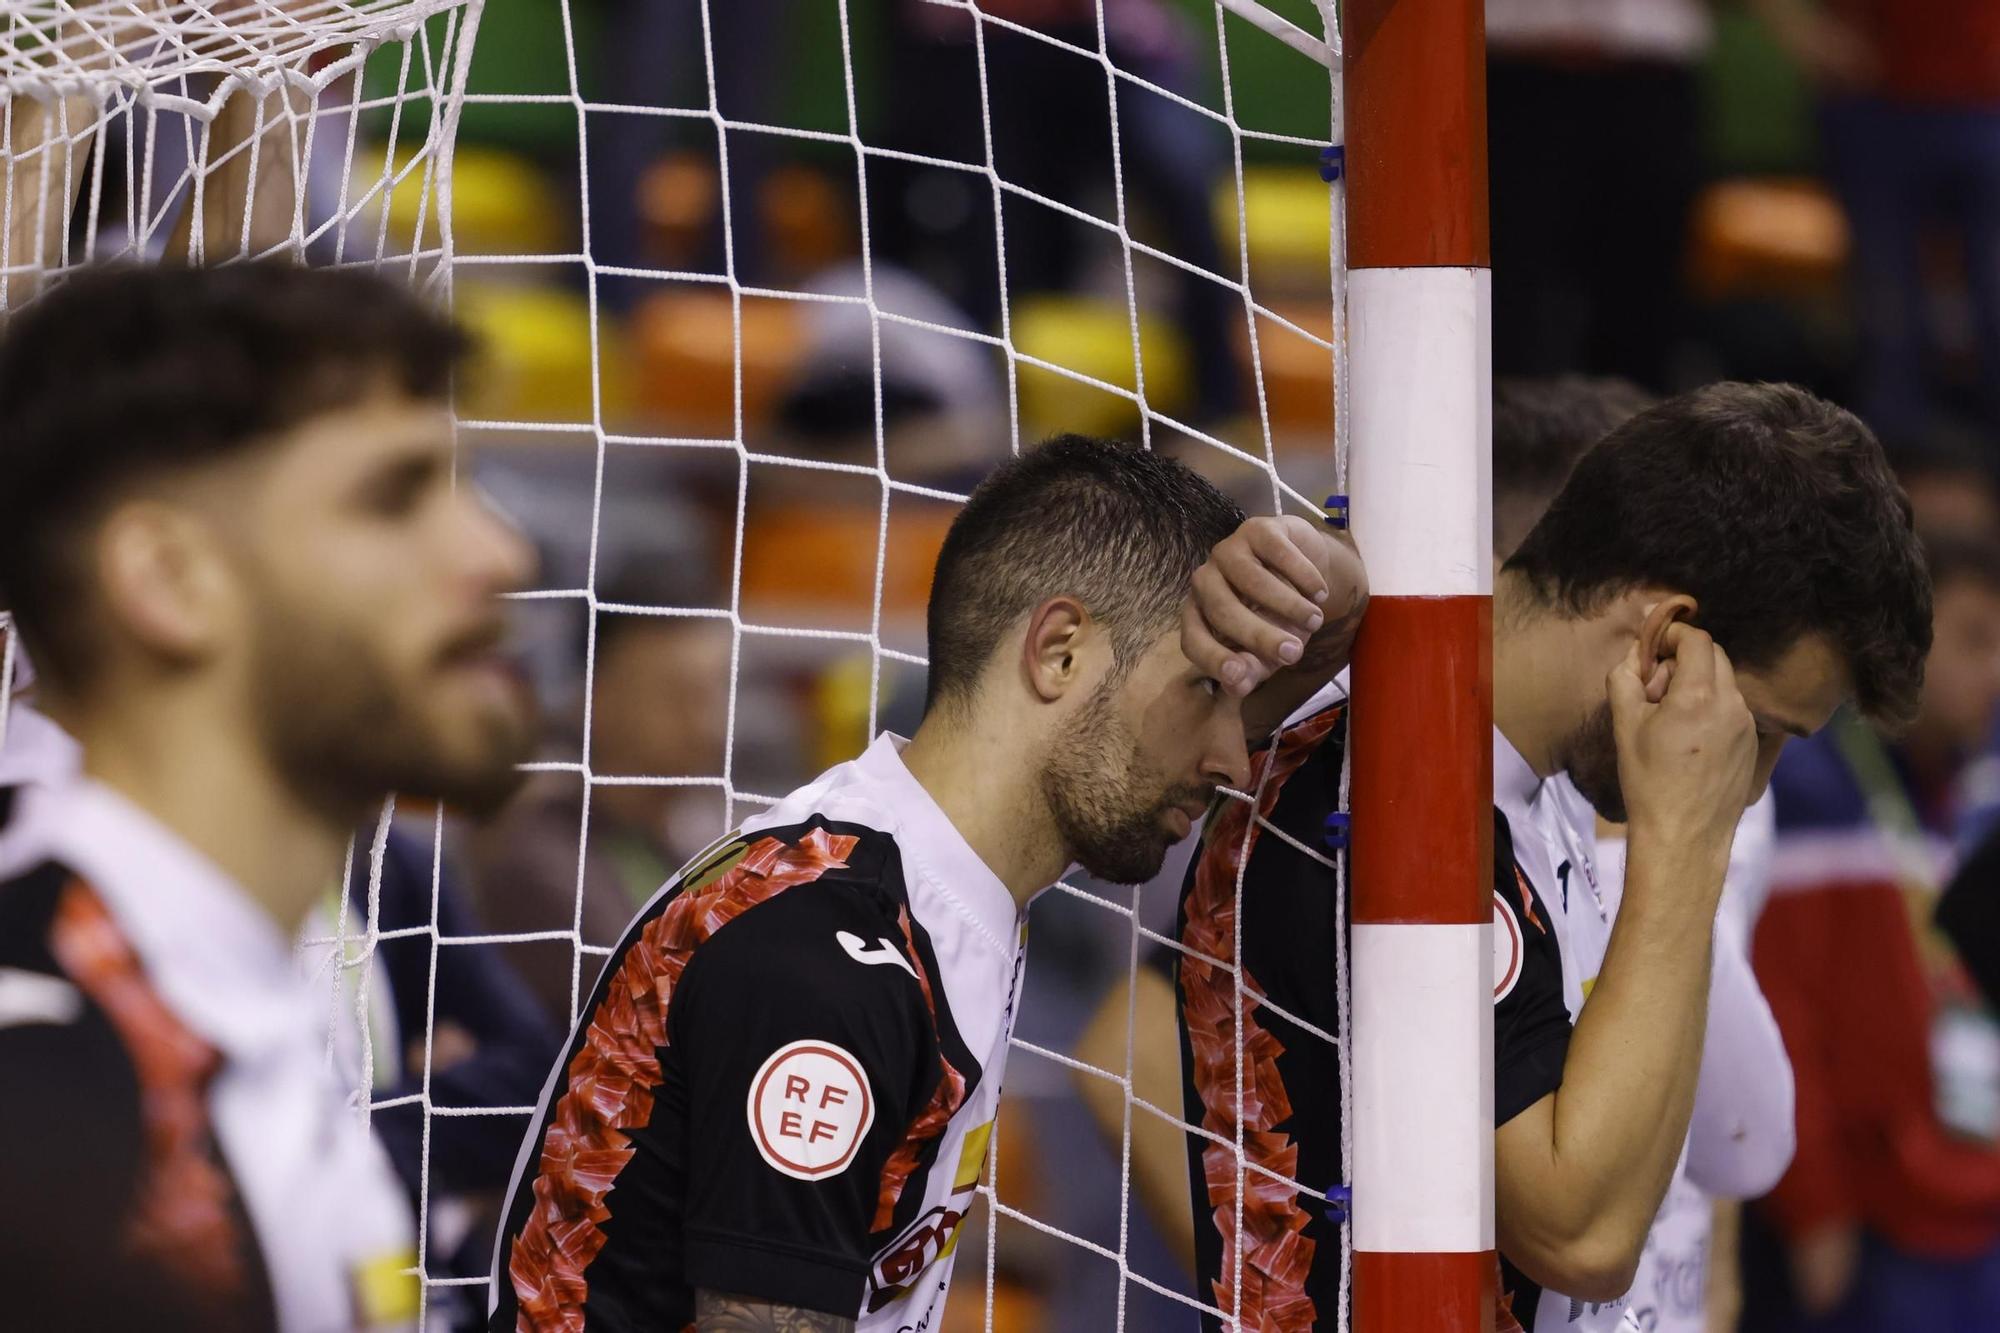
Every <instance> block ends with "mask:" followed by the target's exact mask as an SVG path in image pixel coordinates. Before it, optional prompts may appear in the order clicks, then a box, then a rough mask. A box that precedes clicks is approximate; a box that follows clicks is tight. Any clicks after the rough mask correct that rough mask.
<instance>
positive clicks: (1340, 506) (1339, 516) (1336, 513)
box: [1326, 495, 1347, 528]
mask: <svg viewBox="0 0 2000 1333" xmlns="http://www.w3.org/2000/svg"><path fill="white" fill-rule="evenodd" d="M1326 522H1327V526H1328V527H1333V528H1345V527H1346V526H1347V497H1346V496H1344V495H1329V496H1327V497H1326Z"/></svg>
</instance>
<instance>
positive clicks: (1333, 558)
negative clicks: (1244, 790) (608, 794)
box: [491, 437, 1366, 1333]
mask: <svg viewBox="0 0 2000 1333" xmlns="http://www.w3.org/2000/svg"><path fill="white" fill-rule="evenodd" d="M1191 589H1192V593H1191ZM1365 599H1366V592H1365V585H1364V581H1363V577H1362V572H1361V568H1360V565H1359V562H1358V561H1357V559H1356V558H1355V556H1354V554H1353V551H1352V550H1351V549H1350V548H1349V547H1348V546H1346V545H1344V544H1343V543H1342V542H1340V541H1338V540H1336V539H1335V538H1334V537H1333V536H1332V535H1331V534H1329V533H1328V532H1327V531H1325V530H1324V529H1323V528H1321V527H1320V526H1319V525H1317V524H1313V523H1309V522H1306V521H1305V520H1302V519H1290V518H1277V519H1269V518H1266V519H1251V520H1249V521H1247V522H1246V521H1245V520H1244V519H1243V516H1242V514H1241V513H1240V511H1238V510H1237V508H1236V507H1235V506H1234V505H1233V504H1231V503H1230V502H1229V501H1228V500H1226V499H1225V498H1224V497H1223V496H1222V495H1221V494H1219V493H1218V492H1217V491H1216V490H1215V489H1214V488H1213V487H1212V486H1210V485H1209V484H1208V483H1207V482H1206V481H1204V480H1202V479H1201V478H1200V477H1199V476H1197V475H1196V474H1195V473H1193V472H1192V471H1190V470H1189V469H1187V468H1186V467H1183V466H1181V465H1180V464H1178V463H1175V462H1173V461H1171V460H1169V459H1166V458H1164V457H1162V456H1161V455H1158V454H1155V453H1151V452H1148V451H1144V450H1141V449H1137V448H1133V447H1129V446H1124V445H1117V444H1110V443H1106V442H1102V441H1096V440H1088V439H1082V438H1078V437H1063V438H1060V439H1057V440H1054V441H1051V442H1050V443H1047V444H1045V445H1043V446H1041V447H1040V448H1038V449H1035V450H1033V451H1031V452H1029V453H1026V454H1023V455H1022V456H1020V457H1018V458H1016V459H1014V460H1013V461H1011V462H1009V463H1007V464H1006V465H1004V466H1003V467H1001V468H1000V469H999V470H998V471H997V472H996V473H995V474H994V475H993V476H992V477H990V478H989V479H988V480H987V481H986V482H985V483H983V484H982V485H981V486H980V487H979V488H978V489H977V490H976V491H975V492H974V494H973V496H972V497H971V499H970V501H969V502H968V503H967V505H966V507H965V509H964V511H963V512H962V513H961V514H960V515H959V517H958V519H957V521H956V522H955V523H954V524H953V526H952V529H951V532H950V535H949V536H948V537H947V539H946V541H945V545H944V548H943V551H942V552H941V553H940V555H939V558H938V566H937V573H936V578H935V581H934V583H933V586H932V591H931V601H930V612H929V631H930V654H931V675H930V685H929V695H928V698H927V700H926V708H925V716H924V720H923V723H922V725H921V726H920V727H919V729H918V731H917V734H916V735H915V737H913V738H911V739H910V740H907V741H905V740H903V739H901V738H899V737H896V736H892V735H884V736H882V737H880V738H878V739H877V740H876V742H875V743H874V744H873V745H872V746H870V747H869V749H868V750H867V751H866V753H864V754H863V755H862V756H861V757H860V758H858V759H856V760H854V761H852V762H850V763H846V764H842V765H840V766H838V767H836V768H834V769H832V770H830V771H828V772H827V773H825V774H823V775H822V776H821V777H819V778H818V779H817V780H816V781H814V782H812V783H811V784H809V785H807V786H805V787H803V788H801V789H799V790H798V791H796V792H793V793H792V794H791V795H789V796H787V797H785V798H784V799H783V800H781V801H780V802H778V803H777V804H776V805H775V806H774V807H772V808H771V809H770V810H768V811H766V812H765V813H763V814H761V815H759V816H757V817H756V818H754V819H751V820H750V821H748V822H746V823H745V824H744V825H743V826H742V827H741V828H739V829H738V830H737V831H735V832H733V833H731V834H730V835H728V836H727V837H725V838H724V839H723V840H722V841H721V842H719V843H717V844H716V845H715V846H713V847H712V848H710V849H709V850H707V851H706V852H704V853H702V854H701V855H699V856H697V857H696V858H695V860H694V861H693V862H692V863H690V864H689V865H688V866H687V867H686V868H684V869H683V870H682V871H681V873H680V874H679V875H678V876H676V877H675V878H674V879H673V880H672V881H671V882H669V883H668V884H667V885H666V886H665V887H664V888H663V889H662V890H661V891H660V892H659V894H658V895H656V896H655V898H654V899H653V900H652V902H651V903H650V904H648V905H647V906H646V907H645V908H644V909H643V910H642V911H641V912H640V914H639V916H638V918H637V919H636V920H635V921H634V922H633V923H632V925H631V927H630V928H629V929H628V931H627V933H626V935H625V937H624V939H623V940H622V941H621V942H620V944H619V946H618V947H617V949H616V950H615V951H614V952H613V954H612V956H611V958H610V959H609V961H608V963H607V964H606V966H605V969H604V972H603V974H602V976H601V977H600V978H599V979H598V981H597V985H596V987H595V989H594V990H593V992H592V993H591V995H590V997H589V1000H588V1002H587V1003H586V1004H585V1006H584V1010H583V1014H584V1016H583V1018H582V1019H581V1021H580V1022H579V1024H578V1026H577V1029H576V1031H575V1033H574V1034H573V1035H572V1037H571V1040H570V1044H569V1048H568V1051H567V1052H566V1053H565V1055H564V1056H563V1059H562V1063H561V1065H560V1066H559V1067H558V1069H557V1071H556V1073H555V1075H554V1077H553V1078H552V1079H551V1080H550V1086H549V1089H548V1091H547V1092H546V1093H545V1094H544V1097H543V1103H542V1105H541V1107H540V1108H539V1110H538V1112H537V1114H536V1117H535V1121H534V1124H533V1127H532V1129H531V1131H530V1133H529V1137H528V1141H527V1144H526V1146H525V1148H524V1150H523V1153H522V1156H521V1160H520V1164H519V1166H518V1168H517V1172H516V1179H515V1184H514V1188H513V1191H512V1197H511V1200H510V1202H509V1205H508V1208H507V1211H506V1215H505V1218H504V1221H503V1223H502V1229H501V1234H500V1242H499V1252H498V1256H497V1261H496V1265H495V1268H496V1271H495V1281H494V1288H493V1293H492V1297H493V1309H492V1315H491V1327H492V1328H493V1329H495V1330H503V1331H512V1330H522V1331H524V1333H527V1331H532V1330H544V1329H591V1330H640V1329H645V1330H649V1331H650V1330H659V1329H676V1330H679V1329H687V1328H690V1327H692V1328H695V1329H698V1330H701V1331H702V1333H724V1331H732V1330H750V1329H767V1330H768V1329H779V1328H782V1329H790V1330H814V1329H817V1330H845V1329H856V1328H859V1329H864V1330H892V1329H896V1330H900V1329H913V1328H935V1327H936V1325H937V1320H938V1319H939V1318H940V1317H941V1313H942V1310H943V1304H944V1296H945V1291H946V1288H947V1286H948V1284H949V1281H950V1276H951V1265H952V1254H953V1249H954V1247H955V1245H956V1243H957V1240H958V1228H959V1224H960V1222H961V1221H962V1219H963V1217H964V1215H965V1213H966V1211H967V1209H968V1208H969V1207H970V1205H971V1202H972V1198H973V1195H974V1191H975V1188H976V1185H977V1182H978V1179H979V1175H980V1170H981V1167H982V1165H983V1163H984V1161H985V1156H986V1149H987V1144H988V1141H989V1139H990V1136H991V1134H992V1132H993V1122H994V1115H995V1112H996V1109H997V1107H998V1105H999V1097H1000V1082H1001V1075H1002V1072H1003V1069H1004V1066H1005V1063H1006V1058H1007V1044H1008V1035H1009V1032H1010V1030H1011V1027H1012V1024H1013V1018H1014V1010H1015V1002H1016V1000H1017V998H1018V988H1019V984H1020V977H1021V966H1022V961H1023V952H1022V950H1023V933H1022V925H1023V912H1024V910H1025V908H1026V907H1027V904H1028V902H1029V900H1030V899H1032V898H1033V897H1034V896H1035V895H1036V894H1037V893H1039V892H1040V891H1041V890H1042V889H1043V888H1045V887H1046V886H1048V885H1049V884H1050V883H1052V882H1053V881H1054V880H1055V879H1056V878H1057V877H1058V876H1060V875H1061V874H1062V873H1063V871H1064V869H1065V867H1067V866H1069V865H1071V864H1072V863H1080V864H1081V865H1082V866H1083V867H1084V868H1085V869H1087V870H1090V871H1092V872H1093V873H1095V874H1098V875H1100V876H1103V877H1106V878H1110V879H1114V880H1120V881H1127V882H1131V881H1138V880H1142V879H1145V878H1146V877H1148V876H1150V875H1151V874H1153V873H1154V872H1155V871H1157V870H1158V868H1159V866H1160V863H1161V861H1162V858H1163V857H1164V855H1165V853H1166V850H1167V848H1168V847H1170V846H1171V845H1172V844H1173V843H1174V842H1176V841H1178V840H1179V839H1180V838H1182V837H1184V836H1186V834H1187V832H1188V830H1189V827H1190V825H1191V823H1192V822H1193V821H1194V820H1195V819H1197V818H1199V816H1200V814H1201V813H1202V809H1203V807H1204V806H1205V804H1206V803H1207V801H1208V799H1209V797H1210V795H1211V793H1212V792H1213V791H1214V789H1215V788H1216V787H1217V786H1218V785H1220V784H1224V783H1230V784H1235V783H1240V782H1241V781H1242V780H1243V779H1244V776H1245V773H1246V771H1247V768H1248V757H1247V754H1246V744H1245V742H1246V725H1247V727H1248V728H1249V729H1250V731H1252V732H1253V733H1254V732H1256V731H1259V730H1268V729H1269V728H1270V727H1272V726H1275V725H1276V723H1277V721H1278V720H1279V719H1281V718H1282V717H1283V716H1284V715H1285V713H1286V712H1288V711H1289V710H1290V708H1291V707H1292V706H1294V705H1295V704H1296V703H1297V702H1299V701H1300V700H1302V699H1303V698H1304V697H1306V696H1307V695H1309V694H1310V693H1311V692H1312V690H1313V689H1314V688H1316V687H1317V685H1318V684H1319V683H1320V682H1323V681H1324V680H1326V679H1327V678H1329V677H1330V676H1331V675H1332V674H1333V673H1334V672H1335V671H1336V670H1338V669H1339V667H1340V665H1341V664H1342V663H1343V662H1344V661H1345V658H1346V655H1347V648H1348V645H1349V643H1350V642H1351V639H1352V635H1353V631H1354V628H1355V625H1356V622H1357V621H1358V619H1359V617H1360V614H1361V611H1362V607H1363V604H1364V602H1365Z"/></svg>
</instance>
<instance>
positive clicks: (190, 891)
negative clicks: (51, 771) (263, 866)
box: [0, 773, 418, 1333]
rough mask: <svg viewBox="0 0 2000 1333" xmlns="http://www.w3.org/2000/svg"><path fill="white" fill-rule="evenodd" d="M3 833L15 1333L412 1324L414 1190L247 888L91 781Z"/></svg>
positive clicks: (1, 1166) (23, 789)
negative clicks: (353, 1100) (329, 1047)
mask: <svg viewBox="0 0 2000 1333" xmlns="http://www.w3.org/2000/svg"><path fill="white" fill-rule="evenodd" d="M14 803H15V807H16V808H15V809H14V811H13V814H12V818H11V819H10V820H9V822H8V824H7V827H6V830H5V836H4V838H0V857H4V860H0V1070H4V1071H5V1072H4V1075H0V1199H5V1200H6V1201H7V1206H8V1208H9V1210H10V1212H11V1214H12V1219H11V1222H10V1224H9V1225H8V1226H7V1227H5V1228H0V1289H4V1290H5V1292H6V1306H5V1309H6V1316H5V1318H4V1319H0V1323H5V1324H6V1326H8V1327H10V1328H11V1327H16V1326H18V1327H21V1328H49V1329H55V1328H64V1329H70V1328H74V1329H99V1328H103V1329H113V1328H117V1329H143V1330H146V1333H182V1331H183V1330H186V1331H189V1333H192V1331H194V1330H200V1333H238V1331H239V1330H241V1331H242V1333H250V1331H252V1330H255V1331H257V1333H262V1331H263V1330H269V1329H279V1330H284V1331H285V1333H336V1331H339V1333H354V1331H355V1330H362V1329H366V1330H387V1329H413V1328H414V1327H415V1321H416V1314H417V1305H418V1287H417V1282H416V1279H415V1277H414V1276H413V1275H412V1270H413V1269H414V1266H415V1263H416V1247H415V1228H414V1224H413V1221H412V1216H411V1207H410V1200H409V1196H408V1195H407V1194H406V1193H405V1192H404V1190H403V1187H402V1185H401V1183H400V1182H399V1181H398V1180H397V1178H396V1176H395V1174H394V1172H393V1171H392V1170H391V1168H390V1165H389V1161H388V1158H387V1157H386V1155H385V1154H384V1153H383V1152H382V1150H381V1148H380V1146H379V1145H378V1144H376V1142H375V1141H374V1140H373V1139H372V1138H371V1137H370V1136H369V1134H368V1132H367V1130H366V1128H365V1127H364V1126H363V1125H362V1124H361V1123H360V1121H359V1120H358V1119H357V1117H356V1115H355V1113H354V1112H353V1110H352V1109H351V1108H349V1107H348V1106H347V1105H346V1104H345V1102H344V1100H343V1098H342V1097H341V1096H340V1094H339V1092H338V1090H337V1089H336V1088H335V1087H334V1085H333V1082H332V1079H331V1077H330V1075H329V1073H328V1071H327V1069H326V1064H325V1049H326V1032H325V1027H324V1024H323V1022H322V1021H321V1018H322V1015H323V1007H322V1006H320V1005H318V1004H317V1003H316V1002H315V1001H314V1000H313V998H312V996H311V994H310V992H309V990H308V989H307V987H306V986H305V984H304V983H303V982H302V981H301V980H300V978H299V977H298V975H297V971H296V967H295V963H294V960H293V955H292V946H291V941H290V940H289V939H288V938H286V936H285V934H284V932H283V931H282V930H281V929H280V928H279V926H278V924H277V923H276V922H275V921H273V920H272V919H271V918H270V917H269V916H268V915H266V914H265V913H264V912H263V910H262V909H261V908H259V907H258V906H257V905H256V904H255V903H253V902H252V901H251V899H250V898H249V896H248V895H247V894H245V893H244V892H243V891H242V889H241V888H240V886H238V885H237V884H236V883H235V882H234V881H232V880H230V879H229V878H228V877H227V876H226V875H224V874H223V873H222V871H220V870H219V869H218V868H216V867H215V866H214V865H213V864H212V863H210V862H208V861H207V860H205V859H204V858H202V857H201V856H200V855H199V854H197V853H196V852H195V851H194V850H193V849H192V848H190V847H188V846H187V845H186V844H185V843H183V842H181V841H180V840H179V839H178V838H176V837H175V836H174V835H173V834H171V833H170V832H169V831H168V830H166V829H165V828H164V827H162V826H161V825H159V824H158V823H156V822H155V821H154V820H152V819H151V818H150V817H149V816H147V815H145V814H144V813H143V812H141V811H140V810H139V809H138V808H137V807H135V806H133V805H132V804H131V803H130V802H128V801H126V800H125V799H124V798H122V797H121V796H119V795H118V794H117V793H115V792H113V791H111V790H110V789H109V788H107V787H104V786H101V785H99V784H97V783H95V782H91V781H89V780H87V779H84V778H81V777H77V776H74V775H69V776H66V777H65V776H63V775H61V774H59V773H58V774H56V780H54V781H49V782H41V781H35V782H29V783H25V784H23V785H20V786H19V787H17V788H15V795H14Z"/></svg>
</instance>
